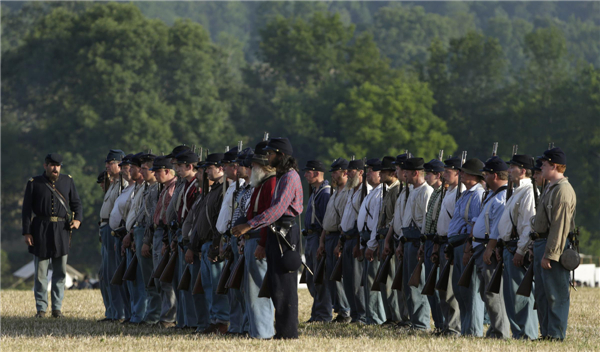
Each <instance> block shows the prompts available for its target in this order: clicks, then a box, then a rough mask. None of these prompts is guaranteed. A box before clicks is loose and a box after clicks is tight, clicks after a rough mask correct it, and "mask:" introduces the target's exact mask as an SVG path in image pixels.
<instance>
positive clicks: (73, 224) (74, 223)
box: [70, 220, 81, 230]
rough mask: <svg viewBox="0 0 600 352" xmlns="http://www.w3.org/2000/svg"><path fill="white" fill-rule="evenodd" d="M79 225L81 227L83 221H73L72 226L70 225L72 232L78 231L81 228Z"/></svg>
mask: <svg viewBox="0 0 600 352" xmlns="http://www.w3.org/2000/svg"><path fill="white" fill-rule="evenodd" d="M79 225H81V221H79V220H73V221H71V224H70V226H71V230H73V229H75V230H77V229H78V228H79Z"/></svg>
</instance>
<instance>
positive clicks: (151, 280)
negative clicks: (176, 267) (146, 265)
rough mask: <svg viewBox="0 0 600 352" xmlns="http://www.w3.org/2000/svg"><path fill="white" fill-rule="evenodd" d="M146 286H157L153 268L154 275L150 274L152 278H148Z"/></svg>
mask: <svg viewBox="0 0 600 352" xmlns="http://www.w3.org/2000/svg"><path fill="white" fill-rule="evenodd" d="M146 287H147V288H152V287H156V282H154V270H152V275H150V280H148V283H147V284H146Z"/></svg>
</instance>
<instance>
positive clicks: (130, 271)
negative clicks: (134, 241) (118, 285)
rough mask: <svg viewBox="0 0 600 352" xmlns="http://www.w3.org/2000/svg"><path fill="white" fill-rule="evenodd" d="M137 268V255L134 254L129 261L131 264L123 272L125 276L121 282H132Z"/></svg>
mask: <svg viewBox="0 0 600 352" xmlns="http://www.w3.org/2000/svg"><path fill="white" fill-rule="evenodd" d="M137 266H138V259H137V255H135V254H134V255H133V259H132V260H131V263H130V264H129V266H128V267H127V270H126V271H125V275H123V280H126V281H134V280H135V277H136V273H137Z"/></svg>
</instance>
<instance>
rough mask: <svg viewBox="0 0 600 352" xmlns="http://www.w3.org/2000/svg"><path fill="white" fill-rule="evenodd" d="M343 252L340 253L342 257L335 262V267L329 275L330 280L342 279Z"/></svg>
mask: <svg viewBox="0 0 600 352" xmlns="http://www.w3.org/2000/svg"><path fill="white" fill-rule="evenodd" d="M342 259H343V254H340V257H339V258H338V260H337V261H336V262H335V266H334V267H333V271H332V272H331V276H330V277H329V280H330V281H338V282H341V281H342V266H343V260H342Z"/></svg>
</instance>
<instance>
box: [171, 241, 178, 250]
mask: <svg viewBox="0 0 600 352" xmlns="http://www.w3.org/2000/svg"><path fill="white" fill-rule="evenodd" d="M176 250H177V241H172V242H171V252H175V251H176Z"/></svg>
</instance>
